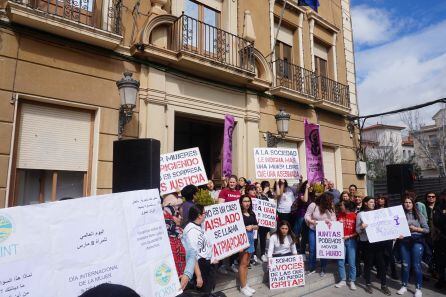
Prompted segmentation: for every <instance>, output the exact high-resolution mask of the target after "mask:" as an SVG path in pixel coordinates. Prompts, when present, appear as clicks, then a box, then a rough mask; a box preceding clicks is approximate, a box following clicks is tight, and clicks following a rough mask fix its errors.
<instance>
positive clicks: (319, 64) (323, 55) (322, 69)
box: [314, 42, 328, 99]
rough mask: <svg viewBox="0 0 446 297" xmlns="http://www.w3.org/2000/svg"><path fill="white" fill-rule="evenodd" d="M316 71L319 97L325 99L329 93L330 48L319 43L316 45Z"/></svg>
mask: <svg viewBox="0 0 446 297" xmlns="http://www.w3.org/2000/svg"><path fill="white" fill-rule="evenodd" d="M314 71H315V73H316V76H317V91H318V94H319V97H321V98H323V99H324V98H326V97H327V93H328V81H327V78H328V48H327V47H325V46H324V45H322V44H320V43H317V42H315V43H314Z"/></svg>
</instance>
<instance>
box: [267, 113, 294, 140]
mask: <svg viewBox="0 0 446 297" xmlns="http://www.w3.org/2000/svg"><path fill="white" fill-rule="evenodd" d="M274 117H275V118H276V125H277V132H278V133H279V135H280V137H278V136H275V135H273V134H272V133H271V132H266V135H265V140H266V145H267V146H268V147H275V146H277V144H278V143H279V142H280V141H281V140H282V139H283V138H284V137H285V135H287V134H288V126H289V123H290V118H291V116H290V114H289V113H287V112H285V111H284V110H283V109H282V108H281V109H280V111H279V113H278V114H276V115H275V116H274Z"/></svg>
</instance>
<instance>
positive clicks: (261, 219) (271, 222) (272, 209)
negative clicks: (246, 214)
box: [252, 198, 277, 228]
mask: <svg viewBox="0 0 446 297" xmlns="http://www.w3.org/2000/svg"><path fill="white" fill-rule="evenodd" d="M252 210H253V211H254V213H255V215H256V218H257V222H258V223H259V226H261V227H268V228H276V224H277V220H276V212H277V203H276V201H275V200H274V199H269V200H262V199H257V198H253V199H252Z"/></svg>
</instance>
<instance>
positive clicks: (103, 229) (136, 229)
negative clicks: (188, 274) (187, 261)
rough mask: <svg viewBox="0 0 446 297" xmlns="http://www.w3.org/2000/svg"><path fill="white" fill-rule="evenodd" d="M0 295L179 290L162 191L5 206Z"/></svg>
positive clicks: (0, 227) (0, 223)
mask: <svg viewBox="0 0 446 297" xmlns="http://www.w3.org/2000/svg"><path fill="white" fill-rule="evenodd" d="M0 267H2V269H0V297H10V296H31V297H52V296H54V297H56V296H67V297H71V296H73V297H77V296H79V295H81V294H82V293H83V292H85V291H86V290H88V289H90V288H93V287H95V286H97V285H99V284H102V283H106V282H110V283H114V284H121V285H125V286H128V287H130V288H132V289H134V290H135V291H136V292H137V293H138V294H140V295H141V296H144V297H149V296H166V297H170V296H176V295H177V293H178V292H179V290H180V284H179V281H178V277H177V272H176V268H175V263H174V261H173V257H172V252H171V249H170V246H169V239H168V237H167V231H166V227H165V224H164V218H163V214H162V208H161V203H160V198H159V192H158V190H157V189H153V190H144V191H134V192H124V193H117V194H110V195H103V196H96V197H87V198H82V199H73V200H67V201H59V202H52V203H45V204H41V205H31V206H20V207H13V208H7V209H2V210H0Z"/></svg>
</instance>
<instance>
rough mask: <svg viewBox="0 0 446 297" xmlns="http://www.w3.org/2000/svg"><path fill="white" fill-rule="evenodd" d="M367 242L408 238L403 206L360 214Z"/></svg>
mask: <svg viewBox="0 0 446 297" xmlns="http://www.w3.org/2000/svg"><path fill="white" fill-rule="evenodd" d="M361 216H362V218H363V221H364V223H366V224H367V228H366V229H365V231H366V233H367V237H368V239H369V242H379V241H384V240H390V239H395V238H398V237H400V235H402V236H403V237H407V236H410V230H409V225H408V223H407V219H406V214H405V213H404V210H403V206H402V205H399V206H393V207H388V208H383V209H378V210H372V211H364V212H362V213H361Z"/></svg>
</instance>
